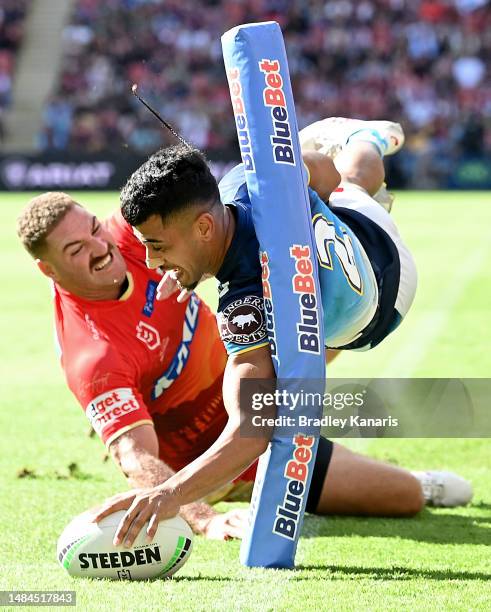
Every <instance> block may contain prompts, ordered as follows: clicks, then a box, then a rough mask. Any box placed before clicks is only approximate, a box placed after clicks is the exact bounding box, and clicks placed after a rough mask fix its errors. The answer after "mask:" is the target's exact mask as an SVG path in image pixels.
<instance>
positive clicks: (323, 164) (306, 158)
mask: <svg viewBox="0 0 491 612" xmlns="http://www.w3.org/2000/svg"><path fill="white" fill-rule="evenodd" d="M302 159H303V162H304V164H305V165H306V166H307V169H308V171H309V177H310V181H309V186H310V187H312V189H313V190H314V191H316V192H317V193H318V194H319V197H320V198H321V199H322V200H324V202H327V201H328V200H329V196H330V195H331V193H332V192H333V191H334V190H335V189H336V188H337V187H338V185H339V183H340V182H341V175H340V174H339V172H338V171H337V169H336V166H335V165H334V162H333V161H332V159H330V158H329V157H327V155H323V154H322V153H318V152H317V151H305V152H304V153H302Z"/></svg>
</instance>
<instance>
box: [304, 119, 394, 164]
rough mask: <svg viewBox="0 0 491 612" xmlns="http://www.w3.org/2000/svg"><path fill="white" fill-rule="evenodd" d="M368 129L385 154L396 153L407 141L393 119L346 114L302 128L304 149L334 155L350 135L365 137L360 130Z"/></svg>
mask: <svg viewBox="0 0 491 612" xmlns="http://www.w3.org/2000/svg"><path fill="white" fill-rule="evenodd" d="M362 131H366V134H367V138H366V139H367V140H368V141H369V142H373V143H374V144H375V146H377V148H379V149H380V151H381V154H382V155H394V153H397V151H399V149H400V148H401V147H402V145H403V144H404V132H403V130H402V127H401V126H400V124H399V123H394V122H393V121H363V120H362V119H347V118H346V117H328V118H327V119H322V120H321V121H316V122H315V123H311V124H310V125H308V126H307V127H306V128H304V129H303V130H300V133H299V137H300V147H301V149H302V151H319V152H320V153H323V154H324V155H327V156H328V157H330V158H331V159H334V158H335V157H336V155H337V154H338V153H339V152H340V151H341V149H342V148H343V147H344V146H345V145H346V144H347V142H348V141H349V140H350V138H351V137H353V136H354V137H355V138H356V139H360V140H364V137H363V135H362V134H358V133H359V132H362Z"/></svg>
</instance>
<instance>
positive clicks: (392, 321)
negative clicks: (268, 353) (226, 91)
mask: <svg viewBox="0 0 491 612" xmlns="http://www.w3.org/2000/svg"><path fill="white" fill-rule="evenodd" d="M219 189H220V196H221V200H222V202H223V203H224V204H225V205H226V206H228V207H230V210H231V211H232V213H233V215H234V217H235V222H236V227H235V233H234V236H233V238H232V242H231V244H230V247H229V249H228V251H227V254H226V256H225V259H224V261H223V264H222V266H221V268H220V270H219V271H218V274H217V279H218V282H219V286H218V291H219V302H218V312H217V322H218V328H219V332H220V336H221V338H222V341H223V343H224V345H225V348H226V349H227V352H228V353H229V354H233V353H241V352H245V351H248V350H252V349H255V348H259V347H261V346H267V345H268V337H267V331H266V324H265V316H264V306H263V293H262V280H261V266H260V261H259V243H258V240H257V237H256V232H255V229H254V224H253V221H252V208H251V202H250V199H249V194H248V191H247V186H246V182H245V176H244V171H243V167H242V164H240V165H238V166H236V167H235V168H233V169H232V170H231V171H230V172H229V173H228V174H227V175H226V176H225V177H224V178H223V179H222V181H221V182H220V184H219ZM309 199H310V207H311V214H312V223H313V227H314V236H315V243H316V248H317V261H318V272H319V281H320V288H321V295H322V305H323V310H324V333H325V339H326V346H327V347H329V348H344V349H346V348H371V347H372V346H375V344H378V342H380V341H381V340H382V339H383V338H384V337H385V335H387V334H388V333H390V331H391V330H392V329H393V328H395V327H396V326H397V324H398V323H399V322H400V317H397V315H396V313H395V311H394V304H395V297H396V295H397V288H398V283H399V264H398V255H397V249H395V247H394V245H393V244H392V241H391V239H390V237H389V236H388V235H387V234H386V233H385V232H384V230H383V229H381V228H380V227H379V226H378V225H377V224H376V223H373V222H371V221H370V219H367V218H366V217H364V215H362V214H359V213H356V212H355V211H351V210H349V209H344V208H339V209H336V214H335V213H334V212H333V210H332V209H331V208H330V206H328V205H326V204H325V203H324V202H323V201H322V200H321V199H320V198H319V196H318V195H317V193H316V192H315V191H314V190H312V189H309ZM377 206H378V205H377ZM387 271H388V274H386V272H387ZM384 296H385V297H384ZM379 323H381V324H379Z"/></svg>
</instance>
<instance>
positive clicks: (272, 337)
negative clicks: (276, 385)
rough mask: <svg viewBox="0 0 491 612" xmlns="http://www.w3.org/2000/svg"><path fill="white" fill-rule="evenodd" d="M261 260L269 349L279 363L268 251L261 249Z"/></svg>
mask: <svg viewBox="0 0 491 612" xmlns="http://www.w3.org/2000/svg"><path fill="white" fill-rule="evenodd" d="M259 261H260V262H261V283H262V286H263V302H264V310H265V312H266V331H267V332H268V340H269V349H270V351H271V357H273V358H274V359H276V362H277V364H278V365H279V363H280V362H279V359H278V350H277V346H276V329H275V323H274V307H273V291H272V289H271V283H270V282H269V275H270V270H269V257H268V253H267V251H261V253H260V254H259Z"/></svg>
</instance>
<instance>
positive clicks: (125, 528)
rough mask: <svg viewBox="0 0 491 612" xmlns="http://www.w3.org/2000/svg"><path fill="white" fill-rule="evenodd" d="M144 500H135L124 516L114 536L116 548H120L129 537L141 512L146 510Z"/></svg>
mask: <svg viewBox="0 0 491 612" xmlns="http://www.w3.org/2000/svg"><path fill="white" fill-rule="evenodd" d="M144 507H145V506H144V500H141V499H140V500H136V499H135V500H134V501H133V503H132V505H131V506H130V508H129V509H128V511H127V512H126V514H125V515H124V516H123V518H122V519H121V521H120V522H119V525H118V528H117V530H116V533H115V534H114V540H113V544H114V546H119V545H120V544H121V542H122V541H123V540H124V539H125V537H126V536H127V534H128V532H129V530H130V528H131V526H132V524H133V521H134V520H135V519H136V518H137V516H139V515H140V512H141V511H142V510H143V508H144Z"/></svg>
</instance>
